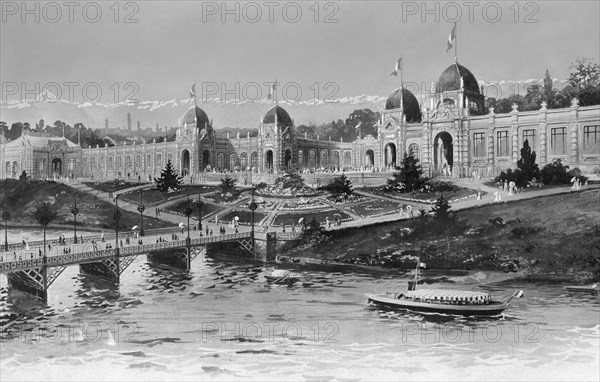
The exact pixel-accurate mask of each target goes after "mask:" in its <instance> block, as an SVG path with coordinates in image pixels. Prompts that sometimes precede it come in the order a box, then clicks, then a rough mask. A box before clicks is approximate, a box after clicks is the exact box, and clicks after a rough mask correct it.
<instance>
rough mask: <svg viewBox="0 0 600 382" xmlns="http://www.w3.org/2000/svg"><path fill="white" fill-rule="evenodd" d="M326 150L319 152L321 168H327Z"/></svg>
mask: <svg viewBox="0 0 600 382" xmlns="http://www.w3.org/2000/svg"><path fill="white" fill-rule="evenodd" d="M327 160H328V157H327V150H321V158H320V161H319V166H321V167H327Z"/></svg>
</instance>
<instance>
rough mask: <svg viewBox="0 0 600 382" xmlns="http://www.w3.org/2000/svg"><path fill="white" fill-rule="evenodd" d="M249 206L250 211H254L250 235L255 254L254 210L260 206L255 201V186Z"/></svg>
mask: <svg viewBox="0 0 600 382" xmlns="http://www.w3.org/2000/svg"><path fill="white" fill-rule="evenodd" d="M248 208H250V211H252V226H251V229H250V235H251V237H252V255H253V256H254V211H255V210H256V208H258V206H257V205H256V202H255V201H254V188H253V189H252V201H251V202H250V205H249V206H248Z"/></svg>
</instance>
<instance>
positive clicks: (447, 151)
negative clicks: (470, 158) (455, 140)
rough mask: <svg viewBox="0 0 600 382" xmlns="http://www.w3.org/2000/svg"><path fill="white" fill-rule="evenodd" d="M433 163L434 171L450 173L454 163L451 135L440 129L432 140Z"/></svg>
mask: <svg viewBox="0 0 600 382" xmlns="http://www.w3.org/2000/svg"><path fill="white" fill-rule="evenodd" d="M433 163H434V167H435V169H436V171H440V172H441V173H442V174H447V175H450V174H451V173H452V165H453V164H454V149H453V145H452V135H450V134H449V133H447V132H445V131H442V132H441V133H439V134H438V135H436V136H435V139H434V140H433Z"/></svg>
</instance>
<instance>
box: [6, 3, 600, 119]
mask: <svg viewBox="0 0 600 382" xmlns="http://www.w3.org/2000/svg"><path fill="white" fill-rule="evenodd" d="M65 4H67V3H65V2H62V1H60V2H37V1H26V2H21V1H6V0H1V1H0V11H1V14H0V16H1V20H0V80H1V82H2V94H1V100H0V102H1V103H0V114H1V115H0V117H1V118H0V119H1V120H4V121H8V122H9V123H12V122H14V121H16V120H23V121H25V120H27V121H30V122H32V123H35V122H37V121H38V120H39V119H40V118H44V119H45V120H46V121H52V122H53V121H54V120H55V119H62V120H67V122H70V123H72V124H73V123H75V122H84V123H85V124H86V125H87V126H90V127H103V126H104V118H109V121H110V124H111V126H112V125H118V124H121V125H123V124H124V123H125V122H124V121H125V120H126V114H127V112H131V113H132V114H133V115H134V121H137V120H141V121H142V126H144V127H146V126H152V127H154V126H155V124H156V123H158V124H159V125H160V126H163V125H176V124H177V122H178V118H179V117H180V116H181V115H183V113H184V112H185V110H186V109H187V108H188V107H189V106H190V104H191V103H190V102H191V101H190V99H189V92H190V87H191V86H192V84H194V83H196V93H197V101H198V105H199V106H200V107H202V108H203V109H204V110H205V111H206V112H207V113H208V114H209V116H210V117H211V118H213V119H214V121H215V125H217V126H239V127H256V125H257V123H258V121H259V120H260V115H261V114H264V113H265V112H266V111H267V110H268V108H269V107H270V104H271V101H268V100H267V95H268V92H269V85H268V84H267V83H270V82H273V81H275V80H277V82H278V83H279V86H278V88H277V90H276V94H277V98H278V100H279V101H282V102H283V104H284V105H287V106H286V108H287V109H288V111H289V112H290V114H291V115H292V117H294V118H295V121H296V124H299V123H307V122H311V121H312V122H317V123H321V122H326V121H328V120H331V119H334V118H335V119H337V118H336V115H338V117H339V118H345V117H346V116H347V115H348V114H349V113H350V112H351V111H352V110H353V109H355V108H359V107H370V108H375V109H376V108H378V107H381V106H382V104H383V103H384V102H385V98H386V96H387V95H389V94H390V93H391V92H392V91H393V90H394V89H395V88H397V87H398V86H399V85H400V77H395V76H391V75H390V73H391V72H392V71H393V69H394V65H395V62H396V61H397V60H398V59H399V58H400V57H402V62H403V65H402V79H403V81H404V83H405V86H412V88H411V87H409V89H411V90H412V91H413V92H414V93H415V94H416V95H417V96H418V97H419V96H422V95H423V94H424V92H426V91H427V90H429V87H430V84H431V82H435V81H437V80H438V77H439V75H440V74H441V73H442V71H443V70H444V69H445V68H446V67H447V66H448V65H450V64H452V63H453V62H454V49H452V50H451V51H450V52H447V51H446V48H447V40H448V35H449V34H450V31H451V30H452V27H453V25H454V21H456V22H457V44H458V45H457V50H458V55H457V56H458V62H459V63H461V64H462V65H465V66H466V67H467V68H469V69H470V70H471V71H472V72H473V74H474V75H475V77H476V78H477V79H478V80H479V81H480V82H484V83H495V82H500V81H508V82H509V83H510V82H512V81H522V82H523V83H524V82H525V81H527V80H531V79H537V80H539V79H541V78H542V77H543V76H544V73H545V71H546V69H548V70H549V71H550V73H551V75H552V77H553V78H555V79H557V80H558V82H560V81H561V80H563V81H564V80H566V79H567V78H568V74H569V71H570V68H569V66H570V64H571V63H572V62H573V61H574V60H575V59H576V58H578V57H587V58H590V59H592V60H594V61H595V62H600V23H599V22H598V20H599V19H600V2H598V1H562V2H561V1H538V2H533V1H531V2H528V1H519V2H516V1H497V2H477V1H471V2H469V1H457V2H421V1H331V2H327V1H325V2H319V3H316V2H313V1H296V2H279V1H270V2H269V1H257V2H235V1H229V2H221V1H217V2H212V1H154V0H153V1H131V2H127V1H121V2H119V3H115V2H113V1H97V2H77V1H74V2H72V3H69V4H72V5H65ZM115 4H117V6H115ZM36 18H37V20H36ZM236 19H237V20H236ZM410 83H412V85H408V84H410ZM524 86H525V85H522V88H521V93H524V90H523V87H524ZM508 87H510V86H509V85H507V84H506V83H503V86H502V89H503V91H504V92H507V91H510V90H509V89H508ZM44 89H46V92H45V93H44V95H46V97H41V98H40V97H36V94H39V93H40V92H43V90H44ZM84 89H85V92H84ZM48 94H49V96H48ZM503 95H504V96H506V95H508V94H503ZM53 96H56V97H57V98H59V99H53ZM35 98H38V99H35ZM314 98H316V99H318V100H320V102H319V101H312V102H311V100H312V99H314ZM128 100H129V101H128ZM131 100H136V101H131ZM48 101H50V102H48ZM56 101H58V102H56ZM252 101H253V102H252ZM323 101H327V102H323ZM332 101H333V102H332ZM134 123H135V122H134Z"/></svg>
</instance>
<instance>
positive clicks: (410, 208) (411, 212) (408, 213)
mask: <svg viewBox="0 0 600 382" xmlns="http://www.w3.org/2000/svg"><path fill="white" fill-rule="evenodd" d="M406 214H407V215H409V216H410V217H411V218H412V217H413V211H412V206H411V205H410V204H408V205H407V206H406Z"/></svg>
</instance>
